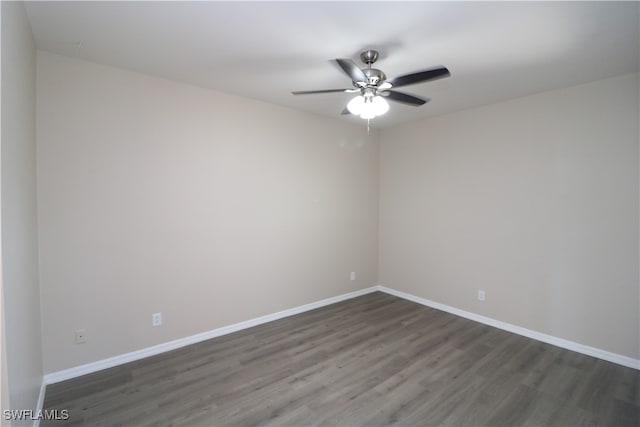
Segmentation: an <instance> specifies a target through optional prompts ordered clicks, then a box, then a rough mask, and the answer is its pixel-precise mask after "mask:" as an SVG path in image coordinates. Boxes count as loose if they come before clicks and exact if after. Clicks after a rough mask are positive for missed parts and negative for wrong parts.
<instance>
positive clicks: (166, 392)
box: [42, 292, 640, 427]
mask: <svg viewBox="0 0 640 427" xmlns="http://www.w3.org/2000/svg"><path fill="white" fill-rule="evenodd" d="M639 382H640V373H639V372H638V371H636V370H633V369H630V368H625V367H622V366H619V365H616V364H613V363H609V362H605V361H602V360H599V359H595V358H592V357H589V356H584V355H581V354H578V353H574V352H571V351H568V350H563V349H560V348H557V347H554V346H551V345H548V344H544V343H541V342H538V341H534V340H531V339H528V338H524V337H521V336H518V335H514V334H511V333H509V332H505V331H502V330H499V329H495V328H492V327H489V326H485V325H483V324H479V323H475V322H473V321H470V320H466V319H463V318H460V317H457V316H454V315H451V314H448V313H444V312H442V311H438V310H434V309H431V308H427V307H423V306H421V305H418V304H415V303H412V302H409V301H406V300H402V299H399V298H396V297H393V296H390V295H387V294H383V293H379V292H377V293H373V294H369V295H365V296H362V297H359V298H355V299H352V300H349V301H345V302H341V303H338V304H334V305H331V306H328V307H324V308H320V309H317V310H313V311H310V312H307V313H303V314H300V315H297V316H293V317H289V318H286V319H282V320H278V321H275V322H271V323H268V324H264V325H261V326H257V327H254V328H251V329H247V330H244V331H241V332H237V333H234V334H230V335H226V336H223V337H220V338H216V339H213V340H209V341H206V342H203V343H200V344H196V345H192V346H189V347H186V348H183V349H179V350H175V351H172V352H170V353H165V354H162V355H159V356H155V357H152V358H148V359H145V360H141V361H137V362H132V363H129V364H127V365H123V366H119V367H116V368H112V369H108V370H105V371H102V372H98V373H95V374H91V375H87V376H84V377H81V378H77V379H73V380H69V381H66V382H62V383H58V384H53V385H50V386H49V387H47V390H46V398H45V408H47V409H68V410H69V412H70V419H69V420H68V421H67V422H64V423H60V424H62V425H126V426H138V425H140V426H142V425H175V426H219V425H291V426H293V425H300V426H306V425H362V426H378V425H394V424H396V425H407V426H408V425H410V426H416V425H419V426H427V425H428V426H440V425H447V426H467V425H486V426H518V425H537V426H580V425H585V426H587V425H588V426H591V425H602V426H634V427H638V426H639V425H640V415H639V412H640V410H639V408H640V390H639V388H640V386H639ZM42 425H50V424H47V423H44V422H43V423H42Z"/></svg>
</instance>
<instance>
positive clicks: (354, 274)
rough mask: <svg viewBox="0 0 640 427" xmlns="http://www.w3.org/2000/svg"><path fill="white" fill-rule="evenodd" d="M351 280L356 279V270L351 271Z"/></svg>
mask: <svg viewBox="0 0 640 427" xmlns="http://www.w3.org/2000/svg"><path fill="white" fill-rule="evenodd" d="M351 280H356V272H355V271H352V272H351Z"/></svg>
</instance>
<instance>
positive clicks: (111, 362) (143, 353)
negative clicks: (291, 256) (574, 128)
mask: <svg viewBox="0 0 640 427" xmlns="http://www.w3.org/2000/svg"><path fill="white" fill-rule="evenodd" d="M376 291H380V292H385V293H387V294H390V295H394V296H397V297H399V298H403V299H406V300H409V301H413V302H416V303H418V304H421V305H425V306H427V307H431V308H435V309H438V310H442V311H446V312H448V313H451V314H455V315H456V316H460V317H464V318H466V319H470V320H473V321H476V322H480V323H484V324H485V325H489V326H493V327H496V328H499V329H503V330H505V331H508V332H513V333H515V334H518V335H522V336H525V337H528V338H532V339H534V340H538V341H542V342H546V343H548V344H552V345H555V346H557V347H561V348H566V349H567V350H571V351H575V352H578V353H582V354H586V355H588V356H593V357H597V358H599V359H602V360H606V361H609V362H613V363H617V364H619V365H622V366H626V367H629V368H633V369H638V370H640V360H638V359H633V358H631V357H627V356H623V355H620V354H616V353H612V352H609V351H606V350H601V349H598V348H595V347H591V346H588V345H584V344H580V343H577V342H573V341H569V340H565V339H562V338H557V337H554V336H552V335H547V334H543V333H541V332H536V331H533V330H531V329H526V328H523V327H520V326H516V325H512V324H510V323H506V322H502V321H500V320H495V319H492V318H490V317H485V316H481V315H479V314H475V313H471V312H468V311H464V310H460V309H457V308H455V307H451V306H448V305H445V304H441V303H438V302H435V301H431V300H428V299H425V298H421V297H417V296H415V295H412V294H408V293H406V292H402V291H397V290H395V289H391V288H388V287H386V286H381V285H378V286H372V287H369V288H366V289H361V290H358V291H354V292H349V293H347V294H343V295H338V296H335V297H332V298H327V299H323V300H320V301H316V302H312V303H309V304H305V305H301V306H299V307H294V308H290V309H288V310H283V311H279V312H277V313H272V314H267V315H265V316H261V317H257V318H255V319H250V320H246V321H244V322H239V323H235V324H233V325H228V326H223V327H221V328H217V329H213V330H211V331H207V332H202V333H200V334H196V335H191V336H188V337H184V338H179V339H177V340H173V341H169V342H166V343H162V344H158V345H155V346H152V347H147V348H143V349H141V350H136V351H132V352H130V353H125V354H121V355H119V356H114V357H109V358H107V359H103V360H98V361H96V362H92V363H87V364H85V365H80V366H76V367H73V368H69V369H65V370H62V371H57V372H52V373H50V374H46V375H45V376H44V378H43V382H42V387H41V389H40V396H39V397H38V409H42V404H43V403H44V402H43V400H44V393H45V387H46V385H47V384H53V383H57V382H60V381H65V380H69V379H72V378H76V377H79V376H82V375H86V374H91V373H94V372H98V371H101V370H103V369H107V368H113V367H114V366H118V365H122V364H124V363H128V362H133V361H135V360H140V359H144V358H145V357H150V356H155V355H157V354H161V353H164V352H167V351H171V350H175V349H178V348H181V347H185V346H188V345H191V344H196V343H199V342H202V341H205V340H208V339H212V338H216V337H219V336H222V335H227V334H230V333H233V332H237V331H241V330H243V329H247V328H251V327H253V326H258V325H261V324H263V323H267V322H272V321H274V320H278V319H282V318H284V317H289V316H293V315H296V314H300V313H304V312H305V311H310V310H314V309H316V308H320V307H324V306H326V305H330V304H335V303H337V302H340V301H345V300H348V299H351V298H356V297H359V296H361V295H365V294H369V293H371V292H376ZM34 426H35V427H37V425H35V424H34Z"/></svg>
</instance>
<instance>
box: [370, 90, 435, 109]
mask: <svg viewBox="0 0 640 427" xmlns="http://www.w3.org/2000/svg"><path fill="white" fill-rule="evenodd" d="M379 93H380V94H381V95H384V96H386V97H387V98H389V99H390V100H392V101H396V102H402V103H403V104H407V105H412V106H414V107H419V106H421V105H424V104H426V103H427V102H429V100H428V99H422V98H418V97H417V96H413V95H408V94H406V93H402V92H397V91H395V90H388V91H385V92H379Z"/></svg>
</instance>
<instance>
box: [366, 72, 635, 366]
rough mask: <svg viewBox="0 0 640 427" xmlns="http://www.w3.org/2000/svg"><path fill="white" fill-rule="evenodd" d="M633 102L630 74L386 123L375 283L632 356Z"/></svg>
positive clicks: (633, 325)
mask: <svg viewBox="0 0 640 427" xmlns="http://www.w3.org/2000/svg"><path fill="white" fill-rule="evenodd" d="M638 99H639V94H638V74H633V75H626V76H622V77H617V78H612V79H607V80H602V81H598V82H594V83H590V84H585V85H581V86H576V87H571V88H567V89H562V90H555V91H552V92H546V93H541V94H537V95H534V96H529V97H526V98H521V99H516V100H513V101H509V102H504V103H500V104H494V105H488V106H485V107H481V108H476V109H472V110H467V111H462V112H459V113H455V114H451V115H447V116H442V117H439V118H434V119H431V120H426V121H420V122H415V123H411V124H406V125H402V126H398V127H395V128H392V129H388V130H384V131H382V132H381V135H380V138H381V139H380V141H381V148H380V159H381V160H380V255H379V257H380V267H379V278H380V283H381V284H383V285H386V286H389V287H391V288H395V289H398V290H401V291H405V292H408V293H411V294H414V295H416V296H419V297H422V298H426V299H430V300H433V301H436V302H440V303H443V304H447V305H450V306H453V307H456V308H459V309H463V310H467V311H470V312H473V313H477V314H481V315H484V316H488V317H491V318H494V319H497V320H501V321H504V322H508V323H512V324H515V325H519V326H522V327H525V328H529V329H532V330H535V331H539V332H542V333H546V334H550V335H553V336H556V337H559V338H564V339H568V340H572V341H575V342H578V343H581V344H586V345H590V346H593V347H597V348H600V349H604V350H608V351H611V352H614V353H618V354H621V355H625V356H629V357H632V358H635V359H638V358H640V353H639V351H640V350H639V348H640V344H639V336H640V332H639V328H640V326H639V325H640V319H639V317H638V316H639V312H640V307H639V304H640V296H639V281H638V260H639V254H638V220H639V212H638V202H639V200H638V197H639V196H638V195H639V188H638V160H639V159H638V145H639V131H638V121H639V120H638V118H639V108H638V102H639V101H638ZM478 289H484V290H485V291H486V301H485V302H479V301H477V300H476V292H477V290H478Z"/></svg>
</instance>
